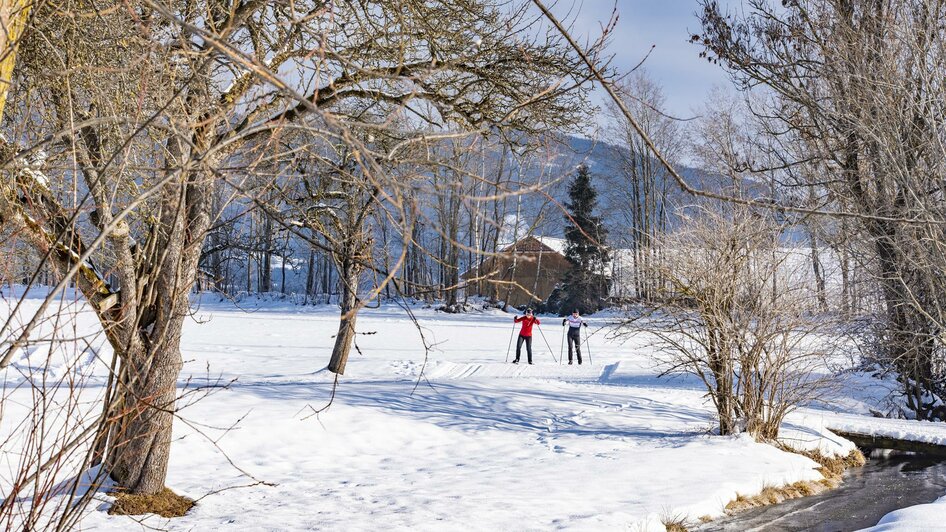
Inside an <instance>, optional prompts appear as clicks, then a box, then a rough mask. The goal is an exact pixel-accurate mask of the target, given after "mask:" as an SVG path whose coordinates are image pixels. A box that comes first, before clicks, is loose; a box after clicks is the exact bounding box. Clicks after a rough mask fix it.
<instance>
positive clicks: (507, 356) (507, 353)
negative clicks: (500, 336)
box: [506, 322, 516, 364]
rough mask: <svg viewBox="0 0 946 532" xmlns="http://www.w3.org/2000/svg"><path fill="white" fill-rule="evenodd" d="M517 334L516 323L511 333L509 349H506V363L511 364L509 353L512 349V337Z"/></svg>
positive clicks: (513, 324) (513, 323)
mask: <svg viewBox="0 0 946 532" xmlns="http://www.w3.org/2000/svg"><path fill="white" fill-rule="evenodd" d="M515 334H516V322H512V331H510V332H509V347H507V348H506V363H507V364H508V363H509V351H510V350H511V349H512V337H513V336H515Z"/></svg>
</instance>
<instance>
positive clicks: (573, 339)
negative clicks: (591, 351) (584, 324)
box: [568, 327, 581, 364]
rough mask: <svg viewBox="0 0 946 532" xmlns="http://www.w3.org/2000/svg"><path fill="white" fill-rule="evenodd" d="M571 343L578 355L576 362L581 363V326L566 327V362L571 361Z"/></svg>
mask: <svg viewBox="0 0 946 532" xmlns="http://www.w3.org/2000/svg"><path fill="white" fill-rule="evenodd" d="M572 345H574V346H575V354H576V355H578V363H579V364H581V327H569V328H568V363H569V364H571V363H572Z"/></svg>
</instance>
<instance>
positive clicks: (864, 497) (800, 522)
mask: <svg viewBox="0 0 946 532" xmlns="http://www.w3.org/2000/svg"><path fill="white" fill-rule="evenodd" d="M944 494H946V459H944V458H941V457H928V456H921V455H916V454H908V453H898V454H892V455H889V456H886V457H884V456H882V455H880V454H879V453H876V452H875V453H872V456H871V457H870V458H869V460H868V462H867V465H865V466H864V467H860V468H853V469H849V470H848V471H847V472H846V473H845V474H844V483H843V484H841V487H839V488H838V489H835V490H829V491H826V492H824V493H821V494H818V495H814V496H812V497H803V498H800V499H793V500H790V501H786V502H783V503H781V504H776V505H773V506H766V507H763V508H756V509H754V510H750V511H747V512H743V513H740V514H738V515H736V516H734V517H728V518H721V519H718V520H716V521H713V522H712V523H708V524H706V525H704V526H701V527H699V528H696V529H695V530H699V531H715V530H718V531H740V532H742V531H749V530H755V531H779V532H781V531H786V532H787V531H795V530H799V531H800V530H805V531H814V532H837V531H844V532H847V531H849V530H859V529H862V528H867V527H871V526H874V525H876V524H877V522H878V521H880V519H881V518H882V517H883V516H884V515H886V514H888V513H890V512H892V511H894V510H898V509H900V508H904V507H906V506H914V505H917V504H925V503H928V502H933V501H934V500H936V499H938V498H940V497H942V496H943V495H944ZM943 518H944V521H946V516H943Z"/></svg>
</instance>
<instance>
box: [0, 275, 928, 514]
mask: <svg viewBox="0 0 946 532" xmlns="http://www.w3.org/2000/svg"><path fill="white" fill-rule="evenodd" d="M5 293H6V294H7V297H9V294H8V292H5ZM10 301H12V300H10ZM38 303H39V300H38V299H30V300H27V303H26V305H27V307H28V308H27V309H26V310H27V311H28V310H30V309H35V308H36V306H37V305H38ZM243 306H244V308H243V309H240V308H237V307H236V306H234V304H233V303H231V302H226V301H224V302H221V301H219V300H218V298H215V297H213V296H205V297H204V298H203V299H202V300H201V301H200V302H199V303H198V304H196V305H195V314H194V319H193V320H189V321H188V323H187V325H186V326H185V331H184V338H183V352H184V358H185V360H186V365H185V369H184V373H183V375H182V377H181V385H182V388H183V387H184V386H185V385H186V386H187V387H188V388H193V387H194V386H200V385H205V384H208V383H214V382H217V378H218V377H219V378H220V379H221V382H228V381H231V380H232V381H233V382H232V384H230V385H229V386H227V387H226V388H220V389H217V390H215V391H214V393H212V394H210V395H208V396H207V397H204V398H202V399H201V400H199V401H196V402H194V403H193V404H188V405H187V406H186V407H185V408H184V409H183V410H182V412H181V416H182V418H183V419H184V421H178V422H177V423H176V425H175V441H174V443H173V446H172V452H171V464H170V473H169V476H168V485H169V486H170V487H172V488H173V489H174V490H175V491H177V492H178V493H181V494H185V495H188V496H190V497H193V498H195V499H198V500H199V503H198V505H197V506H196V507H195V508H194V509H193V510H192V511H191V512H190V513H189V514H188V515H187V516H185V517H183V518H179V519H174V520H171V521H168V520H165V519H162V518H159V517H155V516H151V517H147V518H146V519H144V521H142V523H143V524H142V525H139V524H138V523H137V522H136V521H133V520H131V519H130V518H128V517H112V516H109V515H107V514H106V513H105V512H104V508H106V505H104V504H93V505H92V506H91V507H90V513H89V514H88V515H87V516H86V517H85V518H84V520H83V521H82V522H81V526H82V528H84V529H94V530H129V529H134V528H142V527H156V528H160V529H172V530H216V529H223V528H232V529H239V530H313V529H320V530H374V529H378V528H379V527H385V528H387V529H391V530H460V529H462V530H548V529H568V530H663V529H664V526H663V525H662V521H673V520H678V519H680V518H688V519H691V520H697V519H699V518H700V517H702V516H709V517H716V516H719V515H721V514H722V512H723V507H724V506H725V504H726V503H727V502H728V501H730V500H732V499H734V498H735V497H736V496H737V494H743V495H751V494H754V493H757V492H759V491H760V490H761V489H762V488H763V487H765V486H774V485H780V484H784V483H789V482H794V481H798V480H815V479H819V478H821V477H820V474H819V473H818V472H817V471H816V467H817V466H816V464H815V463H814V462H812V461H811V460H808V459H807V458H804V457H802V456H799V455H796V454H791V453H786V452H783V451H780V450H778V449H776V448H774V447H771V446H768V445H763V444H759V443H755V442H754V441H752V440H751V439H750V438H748V437H719V436H714V435H712V429H713V427H714V421H713V415H712V407H711V405H710V404H708V402H707V399H706V398H705V397H704V391H703V390H702V389H701V385H700V384H699V383H698V382H695V381H691V380H686V379H672V380H668V379H657V378H656V375H657V374H658V373H659V370H658V369H657V368H655V367H654V366H653V363H652V362H651V358H650V357H649V356H648V349H647V347H646V345H645V344H644V343H643V342H644V340H635V341H630V342H627V343H623V344H620V343H616V342H612V341H609V340H607V338H606V333H607V331H606V330H602V331H600V332H595V331H597V329H598V328H599V326H603V325H604V324H605V321H606V318H604V317H602V318H597V317H596V316H595V317H592V326H591V327H590V329H589V331H590V332H594V333H595V334H593V335H592V336H591V337H590V357H589V356H588V355H589V353H586V355H585V356H586V363H585V365H582V366H567V365H560V364H558V363H556V362H554V361H553V355H554V356H555V357H558V356H559V350H560V346H561V343H560V342H561V335H562V328H561V322H560V321H559V319H557V318H553V317H549V318H543V324H542V326H541V331H542V333H544V337H545V339H547V340H548V343H549V344H550V346H551V351H552V353H550V349H549V348H548V347H546V344H545V342H544V340H543V335H542V334H537V336H536V338H535V340H534V349H535V358H536V365H534V366H526V365H518V366H514V365H512V364H507V363H506V352H507V346H508V345H509V341H510V338H511V334H512V332H513V324H512V315H510V314H505V313H502V312H500V311H497V310H488V311H483V312H478V313H472V314H465V315H447V314H443V313H440V312H436V311H434V310H432V309H425V308H419V307H415V308H413V309H412V310H413V312H414V313H415V315H416V316H417V319H418V322H419V325H420V326H421V331H418V329H417V328H416V327H415V326H414V324H413V323H412V322H411V321H410V320H409V319H408V318H407V316H406V314H405V312H404V310H402V309H400V308H399V307H397V306H395V305H384V306H382V307H380V308H377V309H367V310H365V311H364V313H363V314H362V315H361V317H360V318H359V321H358V330H359V332H360V333H362V334H361V335H359V336H358V340H357V344H358V349H359V352H360V353H359V352H356V351H353V352H352V359H351V361H350V363H349V366H348V369H347V371H346V374H345V375H344V377H342V378H341V379H340V380H339V385H338V389H337V393H336V394H335V397H334V400H333V402H332V405H331V407H330V408H328V409H327V410H325V411H323V412H321V413H319V414H318V415H314V414H313V413H314V410H315V409H320V408H322V407H324V406H325V405H326V404H327V403H328V402H329V400H330V398H331V392H332V384H333V380H334V375H332V374H330V373H328V372H326V371H325V370H323V368H324V366H325V364H326V362H327V360H328V358H329V353H330V350H331V346H332V343H333V338H332V337H333V334H334V333H335V331H336V329H337V324H338V314H337V309H336V308H335V307H328V306H320V307H300V306H294V305H290V304H288V303H281V302H272V301H270V302H264V303H244V305H243ZM0 308H4V306H0ZM4 312H6V311H4ZM27 314H29V313H28V312H27V313H26V314H24V315H27ZM4 315H5V314H4ZM596 318H597V319H596ZM70 327H71V328H72V329H71V330H72V334H73V335H74V334H75V333H76V332H79V333H82V332H88V333H93V332H94V331H95V325H94V322H93V321H92V317H91V315H90V314H89V313H87V312H85V313H81V312H80V313H79V315H78V318H77V320H76V322H75V323H70ZM420 332H422V333H423V336H424V338H426V341H427V342H428V343H429V344H432V345H433V346H434V347H433V348H432V350H431V352H430V354H429V358H428V359H427V360H426V365H425V352H424V349H423V342H422V340H421V335H420ZM514 348H515V346H513V349H514ZM47 355H48V353H47V352H45V351H43V350H42V349H41V348H37V349H34V350H31V351H30V352H29V354H26V352H24V353H22V354H20V355H18V357H17V359H16V360H15V364H14V365H13V366H11V368H9V369H8V370H6V373H5V375H4V379H5V386H6V390H7V391H6V399H5V402H6V403H7V405H6V406H5V410H4V413H5V414H6V415H5V416H4V417H3V419H2V420H0V441H3V439H2V436H3V435H4V434H6V433H8V432H9V431H10V430H12V428H11V426H12V425H11V424H12V423H13V421H12V420H13V419H14V418H16V414H17V412H18V410H17V405H19V406H20V407H23V405H27V404H30V400H31V396H30V395H29V394H30V391H29V390H28V389H27V388H26V387H22V386H21V387H20V388H19V389H16V384H17V383H21V382H22V381H23V379H24V375H26V374H28V373H29V367H31V365H32V367H34V368H35V367H39V366H41V365H42V364H44V363H46V362H45V361H46V357H47ZM72 355H75V353H73V354H72ZM65 358H66V359H68V358H69V357H68V354H67V356H66V357H65ZM80 358H81V361H80V362H81V364H87V365H88V364H91V365H97V366H96V367H94V369H93V370H92V372H91V373H92V375H93V376H92V377H91V378H90V379H89V380H88V382H87V383H86V384H85V386H86V388H88V393H92V394H94V393H96V391H95V390H97V389H98V388H99V387H100V385H101V383H102V382H103V381H104V378H105V375H106V374H107V373H106V369H105V368H104V367H98V366H102V364H101V363H99V362H96V361H95V359H94V358H93V357H89V356H87V355H85V356H83V357H80ZM106 358H107V357H106ZM524 358H525V355H524V354H523V359H524ZM587 358H591V363H589V361H588V360H587ZM55 360H58V359H55ZM510 360H511V357H510ZM54 364H61V362H54ZM62 371H64V367H63V370H62ZM422 371H423V374H422ZM838 404H839V405H842V406H841V409H842V410H844V412H842V413H840V414H839V413H835V412H833V411H828V410H812V409H807V410H804V411H802V412H799V413H798V414H795V415H793V416H792V418H791V419H790V420H789V423H788V424H787V426H786V432H785V436H786V437H787V438H789V439H790V440H791V441H792V442H794V444H795V445H797V446H799V447H805V448H812V447H820V448H822V449H824V450H827V451H834V452H838V453H846V452H847V451H848V450H849V449H851V448H852V446H851V444H850V443H849V442H846V441H844V440H841V439H839V438H837V437H834V436H833V435H831V434H830V433H828V432H826V431H824V429H823V428H822V427H824V426H825V425H831V424H832V423H833V422H835V421H838V422H840V421H844V422H845V423H848V424H857V423H860V424H861V425H864V426H878V427H882V426H884V423H885V422H886V420H877V419H874V418H867V417H863V416H859V415H857V414H859V413H861V412H866V405H864V404H862V403H861V402H860V400H859V399H857V398H852V397H848V398H846V399H844V400H843V401H839V402H838ZM894 423H903V422H894ZM231 427H232V428H231ZM924 428H927V429H928V430H926V433H928V434H929V438H928V440H929V441H933V440H934V439H935V438H938V437H946V428H939V427H924ZM909 429H910V426H909V425H905V426H902V427H901V426H897V427H895V428H891V429H890V430H898V431H903V430H909ZM943 441H946V440H943ZM12 462H13V461H12V460H11V459H10V457H7V458H5V459H4V460H3V464H0V477H3V475H5V474H6V472H7V471H8V469H9V467H10V464H11V463H12ZM0 481H2V479H0ZM260 482H263V483H260ZM8 486H9V484H8V482H6V481H2V483H0V488H2V489H4V490H6V489H8ZM100 499H101V500H102V501H107V500H108V497H107V496H105V495H104V494H102V495H100ZM932 513H937V512H935V511H933V512H932ZM884 526H888V525H884ZM890 526H895V525H890ZM910 526H914V525H912V524H911V525H910ZM893 529H894V528H889V527H888V528H883V530H893Z"/></svg>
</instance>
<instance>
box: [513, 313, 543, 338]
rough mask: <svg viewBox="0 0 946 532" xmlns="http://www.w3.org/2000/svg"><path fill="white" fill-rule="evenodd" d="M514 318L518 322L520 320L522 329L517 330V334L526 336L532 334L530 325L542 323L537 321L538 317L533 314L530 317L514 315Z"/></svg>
mask: <svg viewBox="0 0 946 532" xmlns="http://www.w3.org/2000/svg"><path fill="white" fill-rule="evenodd" d="M514 320H515V322H516V323H519V322H520V321H521V322H522V330H521V331H519V336H525V337H526V338H529V337H531V336H532V325H534V324H541V323H542V322H540V321H539V318H536V317H535V316H532V317H531V318H527V317H525V316H516V317H515V318H514Z"/></svg>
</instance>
